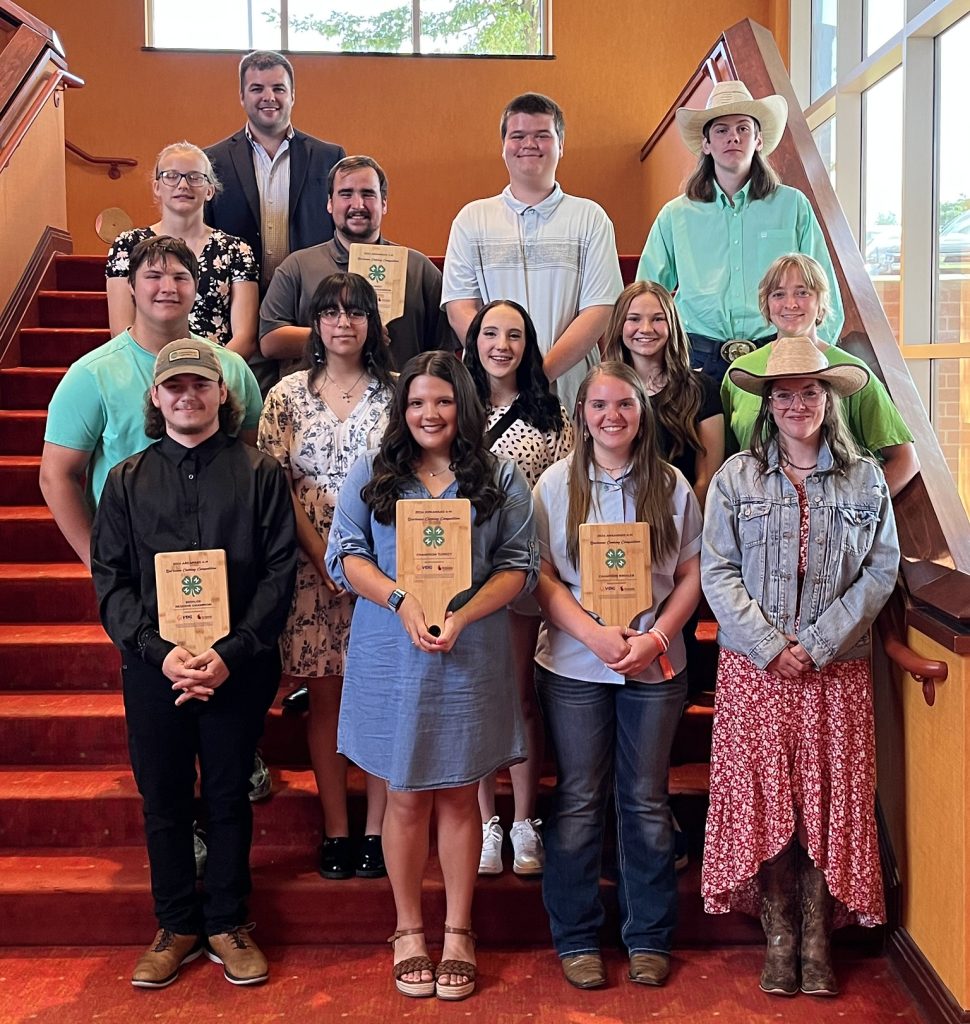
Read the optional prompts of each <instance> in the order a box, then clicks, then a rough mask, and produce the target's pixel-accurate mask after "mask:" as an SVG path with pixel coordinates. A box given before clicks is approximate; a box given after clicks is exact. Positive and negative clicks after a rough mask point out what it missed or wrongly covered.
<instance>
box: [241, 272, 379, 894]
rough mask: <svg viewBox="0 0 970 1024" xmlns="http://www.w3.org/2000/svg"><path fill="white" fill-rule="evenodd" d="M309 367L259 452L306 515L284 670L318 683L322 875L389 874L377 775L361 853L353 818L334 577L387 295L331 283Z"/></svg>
mask: <svg viewBox="0 0 970 1024" xmlns="http://www.w3.org/2000/svg"><path fill="white" fill-rule="evenodd" d="M307 362H308V363H309V366H310V368H309V369H308V370H299V371H297V372H296V373H292V374H289V375H287V376H285V377H284V378H283V379H282V380H281V381H280V382H279V384H277V385H275V386H274V387H273V388H272V389H271V390H270V392H269V394H268V395H267V396H266V404H265V405H264V407H263V413H262V417H261V418H260V422H259V447H260V448H261V449H262V450H263V451H265V452H268V453H269V454H270V455H272V456H274V458H276V459H278V460H279V462H280V463H281V464H282V466H283V468H284V470H286V473H287V475H288V476H289V478H290V482H291V485H292V489H293V504H294V508H295V511H296V523H297V540H298V542H299V550H298V552H297V577H296V589H295V591H294V594H293V604H292V607H291V608H290V615H289V619H288V620H287V624H286V629H285V630H284V632H283V636H282V638H281V641H280V647H281V653H282V656H283V671H284V673H286V674H287V675H289V676H290V677H292V678H293V680H295V681H296V682H297V684H298V685H301V686H306V687H307V689H308V690H309V700H310V714H309V718H308V720H307V739H308V743H309V747H310V760H311V762H312V764H313V772H314V775H315V777H316V782H317V791H318V792H319V794H320V803H321V805H322V810H323V823H324V839H323V845H322V846H321V849H320V860H319V864H318V870H319V872H320V874H321V875H322V876H323V877H324V878H350V877H352V876H353V875H354V874H357V875H358V876H361V877H365V878H377V877H381V876H383V875H384V874H385V869H384V858H383V853H382V848H381V830H382V827H381V826H382V819H383V817H384V804H385V801H386V792H385V787H384V783H383V781H382V780H381V779H376V778H374V777H373V776H371V775H368V776H367V820H366V823H365V826H364V837H363V839H362V841H361V842H360V843H359V844H357V849H356V850H354V848H353V846H352V844H351V840H350V830H349V827H348V820H347V759H346V758H345V757H344V756H343V755H342V754H338V753H337V718H338V715H339V712H340V697H341V687H342V680H343V674H344V658H345V655H346V651H347V639H348V635H349V632H350V617H351V613H352V610H353V604H352V601H351V597H350V595H349V594H348V593H347V592H346V590H345V589H344V588H343V587H342V586H340V585H339V584H337V583H335V582H334V581H333V580H332V579H331V578H330V576H329V574H328V573H327V568H326V564H325V554H326V550H327V540H328V538H329V535H330V524H331V522H332V520H333V512H334V506H335V505H336V503H337V495H338V492H339V491H340V488H341V487H342V486H343V482H344V480H345V478H346V476H347V473H348V472H349V470H350V467H351V466H353V464H354V463H355V462H356V461H357V459H358V458H359V457H360V456H361V455H363V454H364V452H366V451H367V450H368V449H370V448H376V447H377V445H378V444H379V443H380V440H381V437H382V436H383V434H384V429H385V427H386V426H387V417H388V408H389V407H390V404H391V398H392V393H393V382H392V379H391V373H390V361H389V356H388V351H387V346H386V345H385V344H384V334H383V329H382V327H381V319H380V314H379V313H378V308H377V296H376V295H375V293H374V289H373V288H372V287H371V286H370V284H368V282H367V281H366V280H365V279H364V278H363V277H360V276H359V275H357V274H332V275H331V276H330V277H326V278H324V280H323V281H322V282H321V284H320V286H319V287H318V288H317V290H316V292H315V293H314V295H313V299H312V301H311V304H310V341H309V344H308V349H307Z"/></svg>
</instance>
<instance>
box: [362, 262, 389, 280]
mask: <svg viewBox="0 0 970 1024" xmlns="http://www.w3.org/2000/svg"><path fill="white" fill-rule="evenodd" d="M367 276H368V277H369V278H370V279H371V280H372V281H383V280H384V278H385V277H387V271H386V270H385V269H384V265H383V264H382V263H372V264H371V265H370V273H369V274H368V275H367Z"/></svg>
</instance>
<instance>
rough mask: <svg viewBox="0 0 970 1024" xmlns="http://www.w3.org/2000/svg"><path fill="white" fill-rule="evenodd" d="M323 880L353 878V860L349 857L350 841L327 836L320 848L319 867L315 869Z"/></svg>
mask: <svg viewBox="0 0 970 1024" xmlns="http://www.w3.org/2000/svg"><path fill="white" fill-rule="evenodd" d="M317 870H318V871H319V872H320V874H321V875H323V877H324V878H353V877H354V858H353V857H352V856H351V851H350V840H349V839H348V838H347V837H346V836H337V837H335V838H331V837H330V836H327V837H326V838H325V839H324V840H323V845H322V846H321V847H320V867H319V868H318V869H317Z"/></svg>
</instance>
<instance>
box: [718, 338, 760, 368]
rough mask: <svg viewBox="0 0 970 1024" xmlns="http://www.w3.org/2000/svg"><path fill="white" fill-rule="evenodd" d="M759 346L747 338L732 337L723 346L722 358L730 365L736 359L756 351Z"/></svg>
mask: <svg viewBox="0 0 970 1024" xmlns="http://www.w3.org/2000/svg"><path fill="white" fill-rule="evenodd" d="M757 347H758V346H757V345H756V344H755V343H754V342H753V341H749V340H748V339H747V338H731V340H730V341H726V342H724V344H723V345H722V346H721V358H722V359H723V360H724V362H726V363H727V364H728V366H730V365H731V363H733V362H734V360H735V359H740V358H741V356H746V355H748V353H750V352H754V350H755V349H756V348H757Z"/></svg>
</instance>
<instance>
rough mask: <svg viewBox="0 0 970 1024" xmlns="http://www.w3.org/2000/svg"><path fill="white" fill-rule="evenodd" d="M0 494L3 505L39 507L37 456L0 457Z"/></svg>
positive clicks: (40, 497)
mask: <svg viewBox="0 0 970 1024" xmlns="http://www.w3.org/2000/svg"><path fill="white" fill-rule="evenodd" d="M0 494H2V495H3V503H4V505H39V504H41V503H42V502H43V500H44V498H43V496H42V495H41V493H40V456H39V455H0Z"/></svg>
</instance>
